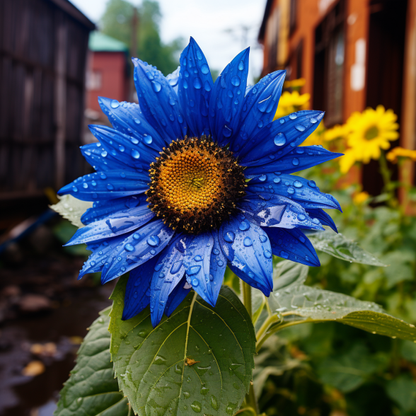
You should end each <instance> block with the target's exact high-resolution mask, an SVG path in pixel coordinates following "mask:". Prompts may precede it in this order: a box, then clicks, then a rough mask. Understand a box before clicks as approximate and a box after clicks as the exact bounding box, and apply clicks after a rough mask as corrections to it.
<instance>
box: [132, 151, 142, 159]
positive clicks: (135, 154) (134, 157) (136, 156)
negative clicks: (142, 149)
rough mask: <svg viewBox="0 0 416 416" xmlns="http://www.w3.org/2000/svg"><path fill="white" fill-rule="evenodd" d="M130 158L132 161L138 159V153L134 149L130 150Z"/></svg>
mask: <svg viewBox="0 0 416 416" xmlns="http://www.w3.org/2000/svg"><path fill="white" fill-rule="evenodd" d="M131 156H132V158H133V159H139V158H140V153H139V152H138V151H137V150H136V149H132V151H131Z"/></svg>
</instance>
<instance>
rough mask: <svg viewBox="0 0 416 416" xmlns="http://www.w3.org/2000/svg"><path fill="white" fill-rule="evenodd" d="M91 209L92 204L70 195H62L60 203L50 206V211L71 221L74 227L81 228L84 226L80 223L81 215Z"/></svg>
mask: <svg viewBox="0 0 416 416" xmlns="http://www.w3.org/2000/svg"><path fill="white" fill-rule="evenodd" d="M91 207H92V202H89V201H80V200H79V199H76V198H74V197H73V196H72V195H64V196H62V197H60V201H59V202H58V203H57V204H55V205H51V209H53V210H54V211H56V212H57V213H58V214H61V215H62V216H63V217H64V218H65V219H67V220H69V221H71V223H72V224H74V225H75V226H76V227H78V228H81V227H83V226H84V224H83V223H82V222H81V217H82V214H83V213H84V212H85V211H86V210H87V209H88V208H91Z"/></svg>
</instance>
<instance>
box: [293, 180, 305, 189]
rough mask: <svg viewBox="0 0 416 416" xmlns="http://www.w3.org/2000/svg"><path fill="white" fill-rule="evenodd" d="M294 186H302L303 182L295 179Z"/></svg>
mask: <svg viewBox="0 0 416 416" xmlns="http://www.w3.org/2000/svg"><path fill="white" fill-rule="evenodd" d="M293 186H294V187H295V188H302V186H303V185H302V182H300V181H295V182H293Z"/></svg>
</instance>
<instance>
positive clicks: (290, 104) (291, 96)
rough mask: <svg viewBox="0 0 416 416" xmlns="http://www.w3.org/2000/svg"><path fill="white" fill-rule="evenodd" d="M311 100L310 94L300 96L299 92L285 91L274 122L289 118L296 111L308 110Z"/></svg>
mask: <svg viewBox="0 0 416 416" xmlns="http://www.w3.org/2000/svg"><path fill="white" fill-rule="evenodd" d="M310 98H311V96H310V95H309V94H299V93H298V92H297V91H293V92H288V91H285V92H284V93H283V94H282V96H281V97H280V101H279V106H278V107H277V111H276V114H275V116H274V120H276V119H278V118H280V117H284V116H287V115H289V114H291V113H294V112H295V111H299V110H304V109H307V108H308V106H309V105H308V104H309V99H310Z"/></svg>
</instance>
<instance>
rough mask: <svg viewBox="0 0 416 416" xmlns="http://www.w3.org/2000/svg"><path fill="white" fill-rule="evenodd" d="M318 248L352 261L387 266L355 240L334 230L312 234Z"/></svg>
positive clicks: (312, 240)
mask: <svg viewBox="0 0 416 416" xmlns="http://www.w3.org/2000/svg"><path fill="white" fill-rule="evenodd" d="M310 240H311V242H312V244H313V246H314V247H315V249H316V250H319V251H323V252H324V253H328V254H330V255H331V256H334V257H336V258H338V259H341V260H345V261H349V262H351V263H361V264H369V265H370V266H385V265H384V264H383V263H381V262H380V261H379V260H378V259H377V258H376V257H375V256H373V255H372V254H370V253H368V252H366V251H365V250H363V249H362V248H361V247H360V246H359V245H358V244H357V243H356V242H355V241H352V240H349V239H348V238H345V237H344V236H343V235H342V234H335V233H334V232H333V231H330V230H328V231H322V232H318V233H316V234H313V235H312V236H310Z"/></svg>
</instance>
